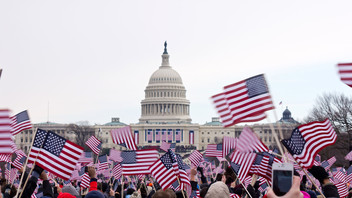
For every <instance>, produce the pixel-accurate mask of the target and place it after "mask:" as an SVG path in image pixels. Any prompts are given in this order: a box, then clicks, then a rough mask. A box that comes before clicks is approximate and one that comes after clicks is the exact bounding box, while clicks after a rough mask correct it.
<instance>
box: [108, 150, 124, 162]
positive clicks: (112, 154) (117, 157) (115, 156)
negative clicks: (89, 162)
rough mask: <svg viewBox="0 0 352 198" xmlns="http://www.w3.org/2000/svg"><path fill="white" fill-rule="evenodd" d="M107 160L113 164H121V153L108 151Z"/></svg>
mask: <svg viewBox="0 0 352 198" xmlns="http://www.w3.org/2000/svg"><path fill="white" fill-rule="evenodd" d="M109 159H110V160H112V161H114V162H122V160H123V159H122V157H121V151H118V150H115V149H113V148H112V149H110V155H109Z"/></svg>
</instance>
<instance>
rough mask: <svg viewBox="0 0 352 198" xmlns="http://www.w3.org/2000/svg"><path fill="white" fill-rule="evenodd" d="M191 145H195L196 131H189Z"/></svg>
mask: <svg viewBox="0 0 352 198" xmlns="http://www.w3.org/2000/svg"><path fill="white" fill-rule="evenodd" d="M189 144H194V131H189Z"/></svg>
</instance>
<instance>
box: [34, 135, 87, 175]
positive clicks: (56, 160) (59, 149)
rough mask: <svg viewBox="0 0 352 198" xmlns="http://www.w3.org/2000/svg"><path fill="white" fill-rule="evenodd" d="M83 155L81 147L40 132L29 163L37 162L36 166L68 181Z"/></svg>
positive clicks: (57, 136) (61, 138)
mask: <svg viewBox="0 0 352 198" xmlns="http://www.w3.org/2000/svg"><path fill="white" fill-rule="evenodd" d="M34 148H35V149H34ZM82 153H83V148H82V147H81V146H78V145H77V144H75V143H73V142H71V141H69V140H66V139H65V138H63V137H61V136H59V135H57V134H55V133H53V132H51V131H49V132H46V131H43V130H40V131H39V130H38V131H37V133H36V136H35V140H34V143H33V146H32V150H31V152H30V154H29V156H28V161H29V162H31V163H33V162H34V161H35V160H36V164H37V165H39V166H40V167H42V168H43V169H45V170H47V171H49V172H50V173H52V174H53V175H56V176H57V177H59V178H62V179H64V180H68V179H70V176H71V174H72V172H73V171H74V169H75V167H76V164H77V162H78V160H79V158H80V156H81V155H82ZM36 157H37V159H35V158H36Z"/></svg>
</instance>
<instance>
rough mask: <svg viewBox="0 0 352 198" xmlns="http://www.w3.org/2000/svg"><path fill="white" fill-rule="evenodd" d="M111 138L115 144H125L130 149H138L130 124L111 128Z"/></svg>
mask: <svg viewBox="0 0 352 198" xmlns="http://www.w3.org/2000/svg"><path fill="white" fill-rule="evenodd" d="M111 138H112V141H113V142H114V143H115V144H119V145H123V146H125V147H126V148H128V149H130V150H137V145H136V143H135V141H134V138H133V137H132V132H131V127H130V126H126V127H123V128H119V129H113V130H111Z"/></svg>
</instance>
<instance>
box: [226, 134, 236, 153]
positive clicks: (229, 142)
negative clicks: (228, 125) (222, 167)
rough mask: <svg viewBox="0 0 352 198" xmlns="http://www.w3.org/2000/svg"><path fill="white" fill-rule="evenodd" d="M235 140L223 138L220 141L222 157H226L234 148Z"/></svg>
mask: <svg viewBox="0 0 352 198" xmlns="http://www.w3.org/2000/svg"><path fill="white" fill-rule="evenodd" d="M236 142H237V139H236V138H234V137H228V136H224V139H223V141H222V154H223V155H222V157H226V155H228V154H229V153H230V152H231V150H232V149H234V148H235V147H236Z"/></svg>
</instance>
